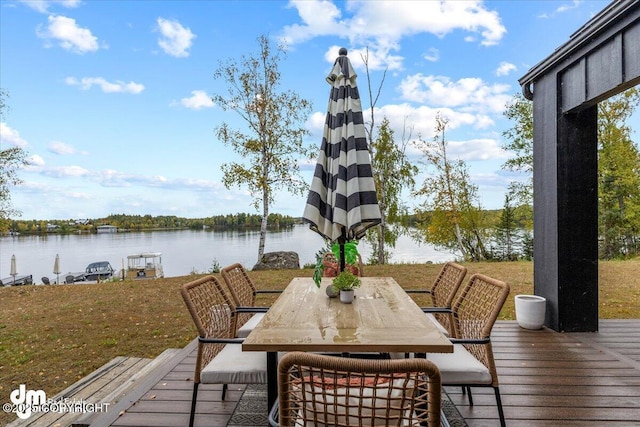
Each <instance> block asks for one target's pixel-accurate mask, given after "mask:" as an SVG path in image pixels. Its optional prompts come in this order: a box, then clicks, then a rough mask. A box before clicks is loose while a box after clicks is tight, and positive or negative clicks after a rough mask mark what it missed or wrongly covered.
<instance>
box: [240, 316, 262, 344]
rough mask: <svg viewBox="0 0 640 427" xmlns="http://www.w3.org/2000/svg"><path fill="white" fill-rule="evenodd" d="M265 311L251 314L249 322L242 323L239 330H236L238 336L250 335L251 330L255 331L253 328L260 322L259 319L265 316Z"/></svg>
mask: <svg viewBox="0 0 640 427" xmlns="http://www.w3.org/2000/svg"><path fill="white" fill-rule="evenodd" d="M264 315H265V313H256V314H254V315H253V316H251V318H250V319H249V320H248V321H247V323H245V324H244V325H242V326H241V327H240V328H239V329H238V330H237V331H236V336H237V337H238V338H246V337H247V336H249V333H250V332H251V331H253V329H254V328H255V327H256V325H257V324H258V322H259V321H261V320H262V318H263V317H264Z"/></svg>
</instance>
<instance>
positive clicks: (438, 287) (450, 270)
mask: <svg viewBox="0 0 640 427" xmlns="http://www.w3.org/2000/svg"><path fill="white" fill-rule="evenodd" d="M466 275H467V267H463V266H462V265H460V264H457V263H455V262H447V263H446V264H445V265H443V266H442V269H441V270H440V274H438V277H437V278H436V280H435V281H434V282H433V285H432V286H431V303H432V304H433V307H451V304H453V300H454V298H455V296H456V294H457V292H458V289H459V288H460V285H461V284H462V281H463V280H464V277H465V276H466ZM433 315H434V316H435V318H436V320H437V321H438V322H440V324H441V325H442V326H444V327H445V328H446V329H447V330H448V331H449V334H450V335H451V336H453V334H454V330H453V316H452V314H451V313H434V314H433Z"/></svg>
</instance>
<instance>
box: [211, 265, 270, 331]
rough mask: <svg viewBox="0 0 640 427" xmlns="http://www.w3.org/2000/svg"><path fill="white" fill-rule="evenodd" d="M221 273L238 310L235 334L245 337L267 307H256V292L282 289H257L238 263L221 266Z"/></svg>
mask: <svg viewBox="0 0 640 427" xmlns="http://www.w3.org/2000/svg"><path fill="white" fill-rule="evenodd" d="M221 273H222V278H223V279H224V281H225V283H226V284H227V288H228V289H229V292H230V293H231V297H232V298H233V301H234V303H235V305H236V307H237V311H238V319H237V328H236V336H237V337H239V338H246V337H247V336H248V335H249V333H250V332H251V331H252V330H253V328H254V327H255V326H256V325H257V324H258V322H259V321H260V320H261V319H262V318H263V317H264V313H265V312H266V311H267V309H268V307H256V296H257V295H258V294H268V293H281V292H282V291H281V290H269V289H260V290H258V289H257V288H256V286H255V285H254V283H253V281H252V280H251V278H250V277H249V275H248V274H247V271H246V270H245V269H244V267H243V266H242V264H239V263H236V264H232V265H230V266H227V267H225V268H223V269H222V271H221ZM257 311H261V312H257Z"/></svg>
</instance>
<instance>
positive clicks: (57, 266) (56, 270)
mask: <svg viewBox="0 0 640 427" xmlns="http://www.w3.org/2000/svg"><path fill="white" fill-rule="evenodd" d="M60 273H62V271H60V255H58V254H56V260H55V261H54V263H53V274H55V275H56V283H58V284H60Z"/></svg>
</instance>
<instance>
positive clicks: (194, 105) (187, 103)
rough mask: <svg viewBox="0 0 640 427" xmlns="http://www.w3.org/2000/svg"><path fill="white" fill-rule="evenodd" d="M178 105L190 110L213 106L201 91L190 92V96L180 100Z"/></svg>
mask: <svg viewBox="0 0 640 427" xmlns="http://www.w3.org/2000/svg"><path fill="white" fill-rule="evenodd" d="M180 104H181V105H182V106H183V107H186V108H189V109H190V110H201V109H203V108H211V107H213V106H214V103H213V101H212V100H211V97H210V96H209V95H207V93H206V92H205V91H203V90H194V91H191V96H190V97H189V98H182V99H181V100H180Z"/></svg>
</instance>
